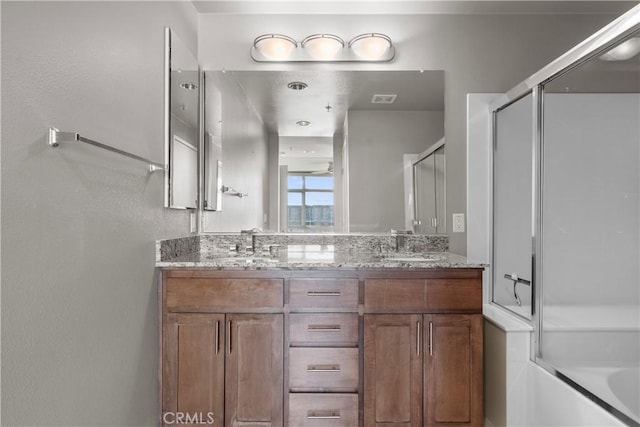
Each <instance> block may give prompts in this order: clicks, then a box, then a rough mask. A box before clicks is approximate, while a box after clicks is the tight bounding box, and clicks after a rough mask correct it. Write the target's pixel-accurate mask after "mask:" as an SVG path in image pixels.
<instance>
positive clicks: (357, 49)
mask: <svg viewBox="0 0 640 427" xmlns="http://www.w3.org/2000/svg"><path fill="white" fill-rule="evenodd" d="M349 48H351V50H352V51H353V53H355V54H356V55H357V56H358V57H360V58H362V59H364V60H367V61H375V60H378V59H380V58H382V57H383V56H385V55H386V54H387V52H388V51H389V49H391V39H390V38H389V36H386V35H384V34H380V33H367V34H360V35H359V36H356V37H354V38H353V39H352V40H351V41H350V42H349Z"/></svg>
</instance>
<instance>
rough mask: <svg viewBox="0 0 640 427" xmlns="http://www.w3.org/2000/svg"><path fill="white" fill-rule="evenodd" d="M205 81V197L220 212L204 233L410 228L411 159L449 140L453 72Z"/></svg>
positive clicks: (207, 219)
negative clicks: (447, 87) (407, 172)
mask: <svg viewBox="0 0 640 427" xmlns="http://www.w3.org/2000/svg"><path fill="white" fill-rule="evenodd" d="M204 81H205V89H204V90H205V92H204V93H205V107H204V108H205V110H204V128H205V135H204V145H205V150H204V151H205V152H204V172H205V173H204V178H203V182H204V196H203V197H204V204H205V205H206V208H205V210H215V211H218V212H211V213H209V212H205V214H204V218H203V219H204V220H203V231H219V230H225V231H234V230H236V231H237V230H239V229H243V228H252V227H260V228H262V229H264V230H269V231H279V232H313V233H324V232H387V233H388V232H389V230H390V229H391V228H394V229H404V228H406V220H405V209H409V208H405V201H404V193H405V182H404V176H403V173H404V164H403V155H405V154H414V155H416V154H418V153H423V152H424V151H425V150H427V149H428V148H429V147H431V146H432V145H434V144H435V143H437V142H438V141H440V140H441V139H442V138H443V137H444V72H443V71H440V70H434V71H422V72H421V71H417V70H411V71H330V70H304V71H228V70H227V71H217V70H209V71H205V72H204ZM441 159H443V157H441ZM223 168H224V176H222V175H221V171H222V169H223ZM418 179H421V178H420V177H419V178H418ZM438 194H439V197H441V206H444V192H443V191H441V192H439V193H438ZM434 200H435V199H434ZM220 203H221V205H222V206H220ZM220 207H222V210H220ZM423 209H426V205H425V206H423ZM411 214H413V210H412V209H411ZM441 225H442V227H444V221H442V222H441ZM438 230H439V228H438V227H435V228H434V229H433V230H428V232H440V231H438ZM442 230H443V231H442V232H444V228H442ZM420 232H423V231H422V230H421V231H420ZM425 232H426V231H425Z"/></svg>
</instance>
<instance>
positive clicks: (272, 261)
mask: <svg viewBox="0 0 640 427" xmlns="http://www.w3.org/2000/svg"><path fill="white" fill-rule="evenodd" d="M181 244H186V243H185V242H182V243H181ZM370 248H374V250H369V251H366V250H365V249H366V247H361V246H358V247H351V248H350V249H345V248H344V247H342V248H340V247H338V246H336V245H333V244H332V245H325V244H296V245H280V246H278V250H277V253H270V252H269V251H266V250H264V251H263V250H257V251H256V252H255V253H237V252H235V251H229V250H228V246H227V250H224V247H223V248H220V247H218V248H217V250H212V248H209V249H208V250H205V251H196V250H193V251H191V252H189V253H183V254H176V253H175V251H174V252H173V255H174V256H172V257H166V258H162V257H159V258H158V259H157V261H156V266H157V267H163V268H181V267H184V268H209V269H220V270H223V269H224V270H227V269H228V270H275V269H296V270H299V269H335V268H346V269H396V268H401V269H405V270H406V269H425V268H427V269H431V268H483V267H484V266H483V264H481V263H476V262H472V261H469V260H467V259H466V258H465V257H463V256H460V255H455V254H451V253H448V252H391V251H384V252H383V251H380V250H377V249H378V248H376V247H375V246H374V247H370ZM160 252H161V251H160V250H159V251H158V255H159V256H160V255H161V253H160ZM164 253H165V254H169V253H171V251H165V252H164Z"/></svg>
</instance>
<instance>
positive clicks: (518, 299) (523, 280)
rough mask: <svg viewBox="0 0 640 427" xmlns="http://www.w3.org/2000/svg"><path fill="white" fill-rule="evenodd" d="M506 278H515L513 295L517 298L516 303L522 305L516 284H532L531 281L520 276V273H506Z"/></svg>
mask: <svg viewBox="0 0 640 427" xmlns="http://www.w3.org/2000/svg"><path fill="white" fill-rule="evenodd" d="M504 278H505V279H509V280H513V297H514V298H515V300H516V304H518V307H520V306H521V305H522V301H520V297H519V296H518V289H516V285H517V284H518V283H522V284H523V285H525V286H531V281H530V280H526V279H521V278H520V277H518V273H512V274H505V275H504Z"/></svg>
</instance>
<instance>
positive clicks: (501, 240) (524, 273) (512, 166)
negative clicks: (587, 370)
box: [492, 94, 534, 319]
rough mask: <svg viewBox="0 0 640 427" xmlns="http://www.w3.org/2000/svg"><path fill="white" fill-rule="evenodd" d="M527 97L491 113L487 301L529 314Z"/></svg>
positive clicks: (530, 105) (529, 113) (529, 140)
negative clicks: (489, 293)
mask: <svg viewBox="0 0 640 427" xmlns="http://www.w3.org/2000/svg"><path fill="white" fill-rule="evenodd" d="M532 113H533V96H532V95H531V94H529V95H526V96H525V97H523V98H520V99H519V100H517V101H515V102H514V103H512V104H509V105H508V106H507V107H505V108H503V109H501V110H498V111H497V112H496V113H495V116H494V119H495V126H494V157H493V158H494V165H493V166H494V174H493V199H494V206H493V210H494V223H493V233H494V240H493V242H494V244H493V245H494V247H493V263H492V274H493V302H495V303H497V304H499V305H501V306H503V307H504V308H506V309H508V310H511V311H513V312H514V313H516V314H518V315H520V316H523V317H525V318H527V319H531V314H532V307H531V279H532V274H531V270H532V257H531V254H532V235H533V234H532V231H533V226H532V191H533V190H532V182H533V181H532V162H533V141H534V140H533V114H532Z"/></svg>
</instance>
